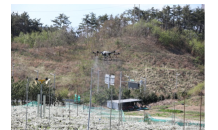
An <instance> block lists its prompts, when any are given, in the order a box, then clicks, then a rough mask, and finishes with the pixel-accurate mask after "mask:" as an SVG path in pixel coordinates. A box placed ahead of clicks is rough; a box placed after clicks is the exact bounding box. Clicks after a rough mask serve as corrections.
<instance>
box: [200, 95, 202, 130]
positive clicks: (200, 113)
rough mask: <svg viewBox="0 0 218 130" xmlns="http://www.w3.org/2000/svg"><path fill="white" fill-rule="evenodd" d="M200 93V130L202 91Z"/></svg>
mask: <svg viewBox="0 0 218 130" xmlns="http://www.w3.org/2000/svg"><path fill="white" fill-rule="evenodd" d="M200 94H201V103H200V130H201V105H202V92H201V93H200Z"/></svg>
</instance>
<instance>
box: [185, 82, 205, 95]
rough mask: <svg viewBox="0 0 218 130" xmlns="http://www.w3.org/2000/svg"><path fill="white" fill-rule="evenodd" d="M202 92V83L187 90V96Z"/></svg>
mask: <svg viewBox="0 0 218 130" xmlns="http://www.w3.org/2000/svg"><path fill="white" fill-rule="evenodd" d="M202 90H204V82H203V83H199V84H198V85H197V86H195V87H194V88H192V89H191V90H189V91H188V95H198V94H199V92H201V91H202Z"/></svg>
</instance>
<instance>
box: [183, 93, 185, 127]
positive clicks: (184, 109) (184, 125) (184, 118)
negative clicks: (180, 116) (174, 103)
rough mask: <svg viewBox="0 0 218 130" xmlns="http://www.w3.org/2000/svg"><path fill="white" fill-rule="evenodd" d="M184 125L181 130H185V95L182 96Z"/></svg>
mask: <svg viewBox="0 0 218 130" xmlns="http://www.w3.org/2000/svg"><path fill="white" fill-rule="evenodd" d="M183 122H184V124H183V130H185V95H184V121H183Z"/></svg>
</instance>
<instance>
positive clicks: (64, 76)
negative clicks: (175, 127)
mask: <svg viewBox="0 0 218 130" xmlns="http://www.w3.org/2000/svg"><path fill="white" fill-rule="evenodd" d="M172 9H173V10H172ZM134 11H135V12H137V13H136V16H135V19H134V21H135V23H134V24H133V14H134V13H133V12H134ZM11 15H12V18H11V23H12V26H11V33H12V34H11V35H12V40H11V41H12V45H11V46H12V48H11V50H12V56H14V57H13V59H15V60H14V61H13V62H17V63H18V62H21V63H22V64H23V65H24V64H25V65H26V66H27V68H28V69H26V70H28V71H29V72H30V71H32V70H33V69H34V68H37V67H39V68H40V69H41V70H40V72H42V73H44V75H46V74H45V73H48V72H53V71H56V72H57V76H56V82H57V84H58V85H57V86H58V87H57V88H58V89H57V90H56V96H57V97H58V98H59V99H61V98H68V94H69V93H73V92H72V91H74V92H75V90H76V87H77V86H79V90H78V93H81V98H82V99H83V100H84V102H89V87H90V81H91V80H90V68H91V67H92V66H93V65H94V61H93V59H94V58H93V57H94V56H93V55H92V54H91V53H92V52H93V51H97V50H98V51H102V50H108V51H112V50H116V51H120V52H121V55H122V56H121V57H119V59H118V61H116V62H115V61H111V64H110V63H109V64H110V67H108V66H109V65H108V66H106V67H105V68H108V70H109V71H110V72H113V73H116V74H118V71H123V72H124V71H125V72H124V73H125V74H128V75H130V76H133V75H134V76H133V77H134V78H135V79H137V78H139V76H141V77H145V76H147V77H146V78H148V82H147V85H148V87H147V89H146V94H145V95H144V93H143V91H142V92H140V91H139V90H128V89H127V86H126V85H124V84H122V85H123V86H124V88H123V95H122V96H123V97H122V98H124V99H125V98H140V99H142V100H143V103H145V104H149V103H152V102H157V101H159V100H164V99H170V98H172V93H173V89H174V87H175V85H174V84H175V72H176V71H179V72H181V78H180V79H179V80H180V81H179V82H180V86H181V87H180V88H181V89H180V90H179V91H182V89H184V88H186V87H187V86H188V84H191V86H194V85H196V84H197V83H199V82H202V81H203V80H204V47H205V46H204V10H202V9H199V8H197V9H193V10H191V9H190V7H189V6H188V5H186V6H184V7H180V6H179V5H178V6H175V7H169V6H166V7H163V9H162V10H161V11H157V12H156V11H155V9H154V8H151V9H149V10H140V9H138V8H137V7H136V8H135V10H133V9H130V10H126V11H124V13H122V14H120V15H116V16H113V15H107V14H105V15H102V16H98V17H97V16H96V15H95V14H94V13H93V12H92V13H90V14H86V15H85V17H84V18H83V19H82V21H81V23H80V25H79V28H78V29H77V30H74V29H72V28H70V27H69V26H70V21H69V20H68V17H67V16H66V15H64V14H60V15H58V17H56V18H55V19H54V20H52V22H53V23H54V26H50V27H48V26H46V25H45V26H41V27H40V26H39V27H38V26H37V27H35V28H31V26H30V24H24V25H25V26H23V24H22V22H21V23H19V20H21V21H22V20H23V22H24V21H25V20H26V21H31V19H30V18H29V16H28V14H27V13H26V12H25V13H23V14H21V15H18V14H15V13H12V14H11ZM23 15H24V16H25V17H26V18H25V19H24V18H23V17H21V16H23ZM139 16H140V20H139ZM33 21H34V20H33ZM64 21H65V22H64ZM187 21H189V22H187ZM35 22H37V23H35V24H38V25H41V24H40V20H38V21H35ZM166 51H167V52H166ZM168 51H170V52H169V53H168ZM130 52H131V53H130ZM177 53H178V54H181V55H174V54H177ZM186 53H190V54H191V55H192V56H190V55H188V56H187V55H186ZM183 54H185V55H183ZM15 56H16V57H15ZM45 59H46V60H45ZM100 59H102V56H99V61H98V62H99V67H101V66H105V65H104V64H103V62H102V60H100ZM29 66H30V67H29ZM57 68H58V69H57ZM105 68H103V69H105ZM163 69H164V70H163ZM108 70H106V71H108ZM132 70H136V71H137V72H140V74H138V73H137V74H133V73H132V72H131V71H132ZM192 70H194V71H195V70H200V72H201V73H197V72H193V71H192ZM29 72H28V73H27V72H26V73H24V72H23V74H21V72H17V73H19V76H21V75H22V76H27V74H29ZM17 75H18V74H17ZM196 75H198V76H196ZM17 77H18V76H17ZM198 77H199V78H198ZM191 78H193V79H194V78H195V79H196V81H195V82H194V83H193V81H191V80H190V79H191ZM117 81H118V80H117ZM22 82H24V81H18V82H17V83H13V84H14V86H15V88H13V89H12V90H13V91H14V90H16V89H20V91H21V92H18V93H16V94H15V93H13V94H12V98H13V99H17V98H18V97H19V98H22V100H25V99H24V96H22V94H23V93H25V89H24V88H22V87H21V86H22V85H19V84H25V82H24V83H22ZM32 86H33V87H32V88H31V89H32V90H34V92H32V90H30V91H31V93H32V95H33V97H34V98H33V97H31V98H32V100H35V99H36V96H35V94H37V92H39V88H37V87H36V86H34V85H32ZM69 86H70V87H69ZM19 87H20V88H19ZM95 88H96V86H95V87H93V89H94V90H93V99H92V100H93V103H94V104H98V105H100V104H102V103H105V102H106V100H108V99H110V96H109V95H110V91H109V90H107V89H102V90H100V93H101V94H97V93H95V92H96V89H95ZM102 88H103V87H102ZM112 89H113V90H112V91H113V94H114V95H113V99H118V96H117V95H118V87H117V86H115V87H112ZM202 89H203V88H202V85H201V84H199V85H197V86H196V87H195V88H193V89H191V90H189V95H196V94H197V93H198V92H199V91H200V90H202ZM43 91H44V90H43ZM45 91H47V88H46V90H45ZM17 95H19V96H17ZM180 95H181V92H178V93H177V94H176V98H181V96H180ZM167 107H168V106H163V107H162V108H163V109H166V108H167Z"/></svg>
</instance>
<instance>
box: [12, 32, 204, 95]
mask: <svg viewBox="0 0 218 130" xmlns="http://www.w3.org/2000/svg"><path fill="white" fill-rule="evenodd" d="M88 40H89V43H88V44H86V42H84V41H83V40H80V41H78V43H77V45H72V46H58V47H50V48H47V47H42V48H28V46H26V45H25V44H18V43H16V44H12V61H13V63H15V64H20V66H22V67H25V71H24V70H23V69H20V72H19V73H18V72H17V73H15V74H16V76H17V77H25V76H27V75H31V76H32V77H34V76H36V72H34V70H39V75H40V76H42V77H51V78H52V76H50V75H49V73H51V72H52V73H55V74H56V77H57V79H56V84H57V85H58V87H60V88H61V87H67V86H69V85H73V84H78V85H82V83H79V82H82V81H83V80H81V79H86V80H85V81H86V84H89V81H90V68H91V67H92V66H93V65H94V60H93V59H94V56H93V55H92V51H97V50H98V51H102V50H109V51H114V50H115V51H117V52H120V53H121V55H120V56H119V58H118V61H110V62H109V63H104V61H103V60H99V62H98V64H99V65H100V66H102V67H103V66H104V68H101V69H104V70H105V73H106V72H107V71H110V73H115V74H116V75H117V76H116V79H115V81H116V83H115V85H119V71H120V70H122V71H125V72H123V75H125V74H127V75H129V76H130V77H132V78H134V79H135V80H136V81H138V80H139V78H140V77H146V78H147V86H149V88H153V89H155V88H157V87H159V86H163V87H164V88H165V89H166V91H167V92H168V93H170V92H171V88H172V89H173V88H175V74H176V72H179V73H180V74H181V75H180V76H179V78H178V88H181V90H182V89H183V88H185V87H188V85H189V87H190V88H191V87H193V86H194V85H195V84H196V83H199V82H202V81H204V76H203V75H202V74H200V72H199V71H198V68H196V67H195V65H194V64H193V61H192V59H193V58H192V56H191V55H189V54H186V53H185V54H183V55H177V54H174V53H172V52H170V51H168V50H167V49H165V48H164V47H162V46H161V45H160V44H158V43H156V40H155V39H154V38H153V37H150V36H148V37H147V38H142V37H117V38H110V39H104V38H103V37H101V39H100V40H101V41H98V40H96V39H92V38H89V39H88ZM117 41H119V46H118V45H117V44H116V42H117ZM105 64H110V67H109V66H108V67H107V65H105ZM132 70H134V73H133V72H132ZM74 79H77V80H74ZM117 82H118V83H117ZM84 86H85V87H89V85H84Z"/></svg>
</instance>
